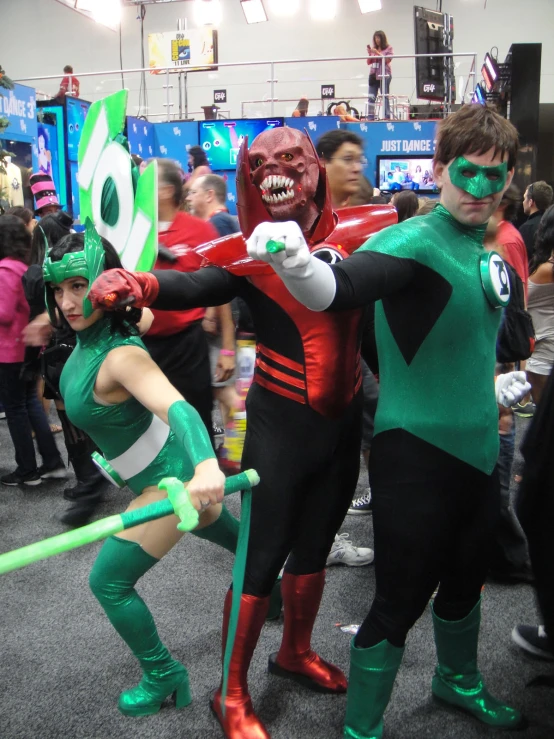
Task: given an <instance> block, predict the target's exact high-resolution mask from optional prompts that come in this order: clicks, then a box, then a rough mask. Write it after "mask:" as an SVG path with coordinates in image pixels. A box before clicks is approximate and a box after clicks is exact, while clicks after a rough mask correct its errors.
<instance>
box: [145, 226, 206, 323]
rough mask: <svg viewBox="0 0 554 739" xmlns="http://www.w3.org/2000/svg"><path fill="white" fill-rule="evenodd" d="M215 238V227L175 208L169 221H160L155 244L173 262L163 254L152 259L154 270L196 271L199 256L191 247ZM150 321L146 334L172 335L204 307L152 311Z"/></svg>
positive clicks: (200, 315)
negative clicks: (151, 320) (161, 248)
mask: <svg viewBox="0 0 554 739" xmlns="http://www.w3.org/2000/svg"><path fill="white" fill-rule="evenodd" d="M217 238H219V235H218V233H217V231H216V230H215V228H214V227H213V226H212V225H211V224H210V223H208V222H207V221H203V220H202V219H200V218H196V216H191V215H189V214H188V213H183V212H181V211H179V212H178V213H177V215H176V216H175V220H174V221H173V223H171V224H169V225H168V224H166V223H160V231H159V232H158V243H159V244H161V245H162V246H165V247H166V248H167V249H169V251H170V252H171V254H172V255H173V256H174V257H176V261H170V260H169V259H164V257H163V255H162V256H161V257H160V256H158V259H157V260H156V264H155V265H154V269H173V270H177V271H178V272H196V270H197V269H200V266H201V262H202V259H201V257H199V256H198V254H197V253H196V252H195V251H194V247H196V246H200V244H205V243H207V242H209V241H214V240H215V239H217ZM152 312H153V313H154V323H153V324H152V327H151V329H150V330H149V331H148V336H172V335H173V334H177V333H179V332H180V331H183V329H185V328H186V327H187V326H189V325H190V324H191V323H194V322H195V321H201V320H202V319H203V318H204V314H205V312H206V311H205V309H204V308H193V309H192V310H182V311H166V310H153V311H152Z"/></svg>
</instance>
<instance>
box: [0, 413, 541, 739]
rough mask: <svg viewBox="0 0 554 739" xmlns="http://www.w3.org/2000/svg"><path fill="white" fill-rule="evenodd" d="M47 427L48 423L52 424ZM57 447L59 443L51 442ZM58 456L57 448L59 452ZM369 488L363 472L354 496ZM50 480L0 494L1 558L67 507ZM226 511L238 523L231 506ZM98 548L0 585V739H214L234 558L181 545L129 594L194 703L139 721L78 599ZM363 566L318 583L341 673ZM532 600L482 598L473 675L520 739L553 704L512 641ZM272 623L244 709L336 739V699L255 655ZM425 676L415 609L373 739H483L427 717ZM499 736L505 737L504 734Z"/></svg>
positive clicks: (317, 638) (118, 497)
mask: <svg viewBox="0 0 554 739" xmlns="http://www.w3.org/2000/svg"><path fill="white" fill-rule="evenodd" d="M53 420H54V419H53ZM57 440H58V444H59V445H60V448H62V446H63V440H62V438H61V435H58V436H57ZM64 451H65V450H64ZM13 466H14V465H13V449H12V446H11V441H10V438H9V435H8V432H7V428H6V423H5V421H0V473H4V472H7V471H11V470H12V469H13ZM366 484H367V477H366V476H365V473H364V472H362V473H361V476H360V481H359V492H362V491H363V488H364V487H365V485H366ZM62 489H63V485H62V484H61V482H60V481H56V482H49V483H44V484H43V485H41V486H39V487H36V488H26V489H20V488H9V487H2V489H1V490H0V531H1V534H2V538H1V544H0V551H8V550H11V549H14V548H16V547H20V546H23V545H24V544H27V543H30V542H33V541H37V540H39V539H42V538H45V537H49V536H54V535H55V534H58V533H60V531H62V530H63V527H62V526H61V524H60V523H59V522H58V521H57V516H59V515H60V514H61V512H62V511H63V510H64V508H65V506H66V505H67V504H66V503H65V501H63V499H62V496H61V492H62ZM129 500H130V493H129V492H128V491H126V490H123V491H116V490H115V489H113V488H112V489H111V492H110V493H109V495H108V496H107V497H106V500H105V502H104V503H103V504H102V506H101V508H100V510H99V512H98V517H100V516H106V515H109V514H112V513H116V512H119V511H122V510H123V509H124V508H125V506H126V504H127V502H128V501H129ZM228 500H229V508H230V510H231V511H232V512H233V513H235V514H238V513H239V504H238V501H237V500H236V496H234V499H228ZM341 530H342V531H347V532H349V533H350V536H351V538H352V540H353V541H354V542H355V543H357V544H359V545H361V546H362V545H365V546H368V545H371V542H372V522H371V517H370V516H347V518H346V520H345V522H344V524H343V527H342V529H341ZM99 546H100V545H99V544H97V545H91V546H87V547H84V548H81V549H78V550H75V551H73V552H69V553H66V554H63V555H60V556H58V557H55V558H52V559H50V560H47V561H44V562H40V563H36V564H33V565H31V566H29V567H27V568H26V569H23V570H20V571H17V572H13V573H10V574H7V575H3V576H2V577H1V578H0V604H1V606H0V608H1V610H0V619H1V625H2V628H1V634H2V637H1V642H0V644H1V651H0V655H1V663H0V664H1V667H0V700H1V704H0V739H112V738H113V739H135V737H139V738H140V739H170V738H171V739H173V738H174V737H179V738H180V739H185V738H186V739H200V738H202V739H211V738H212V737H214V738H217V737H221V732H220V730H219V727H218V724H217V722H216V720H215V719H214V717H213V716H212V714H211V713H210V710H209V699H210V696H211V694H212V692H213V691H214V689H215V688H216V686H217V684H218V680H219V674H220V661H219V660H220V622H221V608H222V602H223V598H224V596H225V592H226V589H227V586H228V584H229V580H230V574H231V566H232V557H231V555H230V554H228V553H227V552H225V551H223V550H220V549H219V548H217V547H215V546H213V545H211V544H209V543H207V542H204V541H201V540H199V539H195V538H194V537H193V536H187V537H185V539H183V540H182V541H181V542H180V544H179V545H178V546H177V547H176V548H175V549H174V550H173V551H172V552H171V553H170V554H169V555H168V556H167V557H166V558H165V559H164V560H163V562H161V563H160V564H158V565H157V566H156V567H155V568H153V569H152V570H151V571H150V572H149V573H148V574H147V575H146V576H145V577H144V578H143V580H142V581H141V582H140V584H139V592H140V593H141V595H142V596H143V597H144V599H145V600H146V602H147V603H148V604H149V606H150V608H151V610H152V612H153V614H154V617H155V619H156V622H157V625H158V629H159V632H160V635H161V637H162V639H163V640H164V641H165V643H166V644H167V646H168V647H169V648H170V650H171V651H172V652H173V654H174V655H175V657H177V658H178V659H180V660H182V661H183V663H184V664H185V665H186V666H187V668H188V669H189V672H190V675H191V682H192V686H193V694H194V701H193V703H192V705H191V706H189V707H188V708H186V709H184V710H182V711H176V710H175V709H174V708H171V707H167V708H164V709H163V710H162V711H161V712H160V713H159V714H157V715H155V716H151V717H145V718H139V719H136V718H126V717H124V716H122V715H121V714H120V713H119V712H118V710H117V698H118V695H119V692H120V691H121V690H123V689H125V688H128V687H130V686H132V685H133V684H135V683H136V682H137V681H138V679H139V678H140V673H139V669H138V665H137V663H136V661H135V660H134V658H133V657H132V655H131V654H130V652H129V651H128V649H127V648H126V646H125V644H124V643H123V642H122V641H121V640H120V638H119V637H118V636H117V634H116V633H115V632H114V630H113V629H112V627H111V625H110V624H109V622H108V621H107V619H106V618H105V616H104V614H103V612H102V610H101V609H100V606H99V605H98V603H97V602H96V600H95V599H94V597H93V596H92V594H91V593H90V591H89V588H88V583H87V578H88V573H89V571H90V568H91V565H92V563H93V560H94V558H95V555H96V553H97V551H98V549H99ZM374 586H375V580H374V571H373V567H372V566H368V567H363V568H356V569H355V568H346V567H334V568H329V569H328V571H327V586H326V589H325V593H324V597H323V602H322V606H321V610H320V613H319V616H318V619H317V622H316V626H315V631H314V637H313V645H314V647H315V648H316V649H317V650H318V651H319V652H320V653H321V654H322V655H323V656H324V657H325V658H326V659H328V660H330V661H332V662H335V663H336V664H337V665H339V666H340V667H342V668H343V669H344V670H345V671H347V670H348V661H349V640H350V638H351V637H350V636H348V635H347V634H345V633H343V632H342V631H341V630H340V629H339V628H338V627H337V624H352V623H360V621H361V620H362V619H363V617H364V615H365V613H366V611H367V608H368V605H369V603H370V601H371V599H372V596H373V593H374ZM536 621H537V613H536V609H535V604H534V597H533V590H532V588H531V587H530V586H527V585H516V586H501V585H497V584H493V583H488V584H487V585H486V587H485V594H484V608H483V625H482V635H481V642H480V661H481V669H482V672H483V673H484V675H485V677H486V680H487V684H488V686H489V689H490V690H491V692H493V693H495V694H497V695H498V696H500V697H502V698H504V699H505V700H507V701H509V702H511V703H512V704H513V705H516V706H518V707H519V708H520V709H522V710H523V711H524V712H525V714H526V715H527V717H528V719H529V723H530V725H529V728H528V729H527V730H526V731H525V732H524V733H520V732H518V734H517V735H518V736H524V737H526V738H528V739H548V738H549V737H554V700H553V698H554V694H553V692H552V690H549V689H548V688H544V687H527V683H528V682H529V681H530V680H532V679H533V677H535V676H536V675H538V674H541V673H548V672H552V668H551V666H550V665H549V664H548V663H544V662H540V661H536V660H532V659H530V658H527V657H525V655H524V654H523V653H522V652H521V651H519V650H518V649H517V648H516V647H515V646H514V645H513V644H512V642H511V640H510V631H511V629H512V627H513V626H514V625H515V624H518V623H536ZM281 630H282V624H281V623H278V622H273V623H268V624H266V626H265V628H264V630H263V632H262V637H261V639H260V643H259V645H258V648H257V650H256V653H255V656H254V660H253V663H252V667H251V670H250V675H249V677H250V685H251V692H252V697H253V700H254V704H255V706H256V709H257V711H258V713H259V715H260V717H261V718H262V719H263V721H264V722H265V724H266V726H267V728H268V730H269V732H270V733H271V736H272V737H273V739H300V738H302V739H305V738H309V739H311V738H313V739H339V737H341V736H342V724H343V718H344V710H345V696H325V695H318V694H312V693H309V692H307V691H305V690H303V689H301V688H300V687H298V686H296V685H295V684H292V683H289V682H287V681H283V680H281V679H279V678H276V677H273V676H269V675H268V674H267V671H266V665H267V657H268V655H269V653H270V652H272V651H274V650H276V649H277V648H278V646H279V641H280V636H281ZM433 669H434V647H433V636H432V627H431V616H430V613H429V611H427V612H426V613H425V614H424V615H423V617H422V618H421V619H420V621H419V622H418V624H417V625H416V627H415V628H414V629H413V631H412V633H411V634H410V637H409V640H408V644H407V648H406V652H405V658H404V662H403V664H402V667H401V670H400V673H399V676H398V680H397V683H396V687H395V690H394V693H393V698H392V701H391V704H390V705H389V708H388V710H387V712H386V715H385V734H384V737H385V739H414V738H415V737H417V738H418V739H419V738H423V737H429V738H431V737H432V738H433V739H436V738H438V737H446V738H448V737H456V738H458V737H459V738H460V739H462V738H463V739H473V738H474V737H485V736H492V735H494V731H491V730H489V729H487V728H485V727H483V726H481V725H479V724H477V723H476V722H475V721H474V720H472V719H471V718H468V717H466V716H464V715H461V714H458V713H451V712H449V711H447V710H445V709H444V708H442V707H440V706H438V705H436V704H435V703H434V702H433V701H432V699H431V695H430V682H431V677H432V674H433ZM504 735H505V736H511V735H512V733H504Z"/></svg>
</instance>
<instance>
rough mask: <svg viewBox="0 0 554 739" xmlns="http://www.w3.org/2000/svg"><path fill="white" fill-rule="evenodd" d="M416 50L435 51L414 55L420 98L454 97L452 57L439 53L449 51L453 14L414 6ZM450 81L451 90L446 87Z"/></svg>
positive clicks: (452, 32)
mask: <svg viewBox="0 0 554 739" xmlns="http://www.w3.org/2000/svg"><path fill="white" fill-rule="evenodd" d="M414 31H415V52H416V54H431V55H433V54H437V55H438V56H428V57H425V58H421V59H416V60H415V62H416V87H417V96H418V98H420V99H422V100H438V101H441V102H442V101H447V100H448V96H449V94H450V101H451V102H454V100H455V98H456V92H455V88H454V87H453V69H454V66H453V64H452V59H451V58H446V59H445V57H443V56H440V55H441V54H449V53H452V41H453V36H454V21H453V18H452V16H450V15H445V14H444V13H439V12H438V11H435V10H429V9H427V8H422V7H419V6H416V7H415V8H414ZM449 85H450V93H449V91H448V87H449Z"/></svg>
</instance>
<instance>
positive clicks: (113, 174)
mask: <svg viewBox="0 0 554 739" xmlns="http://www.w3.org/2000/svg"><path fill="white" fill-rule="evenodd" d="M126 109H127V90H121V91H120V92H116V93H115V94H113V95H109V96H108V97H106V98H104V99H103V100H98V101H97V102H95V103H93V104H92V105H91V107H90V110H89V112H88V115H87V117H86V119H85V125H84V127H83V133H82V136H81V140H80V142H79V173H78V179H79V195H80V216H81V221H82V222H83V223H84V222H85V220H86V218H87V217H88V218H90V219H91V220H92V222H93V223H94V225H95V226H96V230H97V231H98V233H99V234H100V235H101V236H104V238H106V239H108V241H110V242H111V244H112V245H113V246H114V247H115V250H116V251H117V253H118V254H119V257H120V259H121V261H122V262H123V266H124V267H125V268H126V269H129V270H139V271H148V270H150V269H152V267H153V266H154V262H155V261H156V256H157V253H158V169H157V162H155V161H154V162H151V163H150V164H149V165H148V166H147V167H146V169H145V170H144V172H143V173H142V174H141V175H140V176H138V177H137V172H136V168H135V172H133V167H132V160H131V157H130V155H129V151H128V149H127V148H126V147H125V146H124V145H123V144H124V143H126V140H125V139H124V138H123V127H124V125H125V112H126ZM107 193H110V195H109V197H108V198H106V194H107ZM106 200H108V201H109V203H108V205H106Z"/></svg>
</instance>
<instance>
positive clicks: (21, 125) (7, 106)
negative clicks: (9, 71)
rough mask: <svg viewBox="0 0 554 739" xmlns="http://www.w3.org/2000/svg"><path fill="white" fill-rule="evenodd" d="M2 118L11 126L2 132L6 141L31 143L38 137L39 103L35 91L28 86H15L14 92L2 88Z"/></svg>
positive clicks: (0, 96) (0, 114)
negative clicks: (14, 140)
mask: <svg viewBox="0 0 554 739" xmlns="http://www.w3.org/2000/svg"><path fill="white" fill-rule="evenodd" d="M1 93H2V94H1V95H0V116H1V117H3V118H7V119H8V121H9V122H10V124H9V126H8V127H7V128H6V129H5V131H3V132H2V138H4V139H17V141H31V140H33V139H36V136H37V103H36V97H35V91H34V89H33V88H32V87H27V86H26V85H17V84H16V85H14V88H13V90H6V89H4V88H2V90H1Z"/></svg>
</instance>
